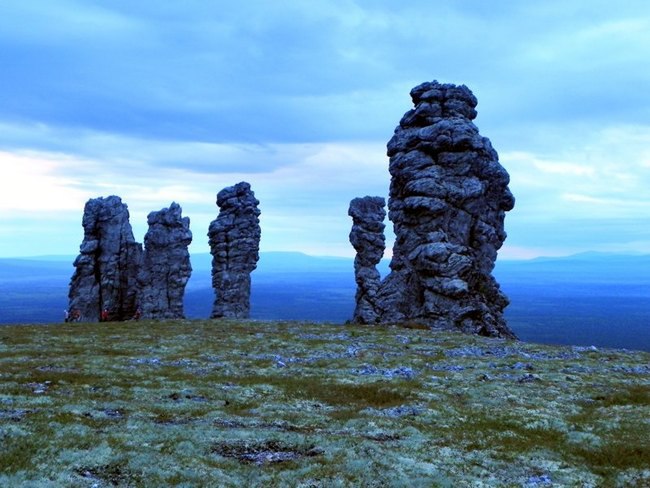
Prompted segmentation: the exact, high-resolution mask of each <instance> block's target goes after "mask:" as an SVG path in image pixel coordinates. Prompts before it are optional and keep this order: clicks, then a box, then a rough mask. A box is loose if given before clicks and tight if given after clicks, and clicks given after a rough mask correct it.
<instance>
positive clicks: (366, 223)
mask: <svg viewBox="0 0 650 488" xmlns="http://www.w3.org/2000/svg"><path fill="white" fill-rule="evenodd" d="M385 206H386V201H385V200H384V198H383V197H369V196H366V197H363V198H355V199H353V200H352V201H351V202H350V208H349V210H348V215H349V216H350V217H352V230H351V231H350V242H351V243H352V246H353V247H354V249H355V250H356V251H357V255H356V257H355V258H354V278H355V281H356V282H357V292H356V297H355V301H356V308H355V310H354V316H353V317H352V321H353V322H355V323H359V324H374V323H377V322H379V320H380V317H381V311H380V307H379V303H377V298H378V292H379V288H380V286H381V276H380V274H379V271H377V264H378V263H379V261H381V258H382V257H383V255H384V250H385V249H386V238H385V236H384V228H385V227H386V226H385V225H384V219H385V218H386V210H385Z"/></svg>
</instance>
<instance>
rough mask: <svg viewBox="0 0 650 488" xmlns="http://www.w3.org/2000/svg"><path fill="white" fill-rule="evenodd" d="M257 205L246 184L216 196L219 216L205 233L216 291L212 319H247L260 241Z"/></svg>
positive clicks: (228, 189)
mask: <svg viewBox="0 0 650 488" xmlns="http://www.w3.org/2000/svg"><path fill="white" fill-rule="evenodd" d="M259 203H260V202H259V201H258V200H257V199H256V198H255V194H254V193H253V191H251V187H250V184H248V183H246V182H241V183H238V184H236V185H234V186H231V187H227V188H224V189H223V190H221V191H220V192H219V193H218V194H217V206H218V207H219V209H220V210H219V215H218V216H217V218H216V220H214V221H212V223H211V224H210V229H209V231H208V237H209V243H210V252H211V254H212V286H213V288H214V291H215V301H214V306H213V308H212V315H211V317H212V318H220V317H226V318H247V317H248V316H249V315H250V293H251V276H250V275H251V273H252V272H253V271H254V270H255V268H257V261H258V260H259V245H260V237H261V229H260V220H259V216H260V210H259V208H258V205H259Z"/></svg>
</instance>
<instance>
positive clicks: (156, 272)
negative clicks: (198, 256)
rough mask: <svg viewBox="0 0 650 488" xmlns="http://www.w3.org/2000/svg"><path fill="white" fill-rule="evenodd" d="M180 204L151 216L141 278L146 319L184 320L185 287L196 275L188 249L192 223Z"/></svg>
mask: <svg viewBox="0 0 650 488" xmlns="http://www.w3.org/2000/svg"><path fill="white" fill-rule="evenodd" d="M182 213H183V210H182V209H181V207H180V205H178V204H177V203H172V204H171V206H170V207H169V208H163V209H162V210H159V211H157V212H151V213H150V214H149V216H148V217H147V223H148V224H149V230H148V231H147V234H146V235H145V236H144V256H143V260H142V268H141V269H140V273H139V275H138V282H139V286H140V295H139V300H138V302H139V305H140V310H141V314H142V317H143V318H151V319H179V318H184V313H183V297H184V295H185V285H186V284H187V281H188V280H189V279H190V275H191V274H192V266H191V265H190V254H189V251H188V250H187V247H188V246H189V245H190V243H191V242H192V232H191V231H190V219H189V218H188V217H183V216H182Z"/></svg>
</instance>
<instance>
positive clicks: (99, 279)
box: [68, 196, 142, 322]
mask: <svg viewBox="0 0 650 488" xmlns="http://www.w3.org/2000/svg"><path fill="white" fill-rule="evenodd" d="M82 225H83V228H84V239H83V242H82V243H81V246H80V250H79V252H80V254H79V256H78V257H77V259H76V260H75V262H74V267H75V272H74V274H73V275H72V279H71V281H70V291H69V294H68V298H69V310H70V313H71V314H72V316H73V317H75V319H76V320H82V321H91V322H92V321H98V320H99V319H100V318H101V317H102V311H105V314H107V317H105V318H108V319H109V320H125V319H130V318H131V317H133V315H134V313H135V311H136V308H137V275H138V270H139V268H140V263H141V260H142V245H141V244H139V243H137V242H136V241H135V239H134V238H133V231H132V230H131V224H130V223H129V210H128V208H127V206H126V204H124V203H122V200H121V199H120V198H119V197H116V196H109V197H107V198H95V199H91V200H89V201H88V202H87V203H86V205H85V207H84V214H83V221H82Z"/></svg>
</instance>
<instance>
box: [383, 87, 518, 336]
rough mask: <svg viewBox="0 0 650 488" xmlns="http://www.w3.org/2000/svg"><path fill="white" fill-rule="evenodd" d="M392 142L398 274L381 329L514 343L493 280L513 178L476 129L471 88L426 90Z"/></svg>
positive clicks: (417, 92) (386, 294)
mask: <svg viewBox="0 0 650 488" xmlns="http://www.w3.org/2000/svg"><path fill="white" fill-rule="evenodd" d="M411 97H412V99H413V103H414V105H415V108H414V109H412V110H410V111H408V112H407V113H406V114H405V115H404V117H403V118H402V120H401V121H400V124H399V126H398V127H397V128H396V129H395V134H394V135H393V137H392V139H391V140H390V141H389V142H388V146H387V148H388V156H389V157H390V163H389V171H390V174H391V177H392V178H391V184H390V198H389V200H388V209H389V214H388V216H389V218H390V220H391V221H392V222H393V227H394V231H395V245H394V247H393V258H392V260H391V265H390V267H391V273H390V274H389V276H388V277H387V278H386V279H385V280H384V282H383V283H382V284H381V287H380V290H379V293H378V298H377V304H378V306H377V308H376V313H377V314H378V315H379V317H380V321H381V322H399V321H406V320H417V321H420V322H423V323H426V324H427V325H429V326H431V327H439V328H445V329H458V330H461V331H463V332H469V333H475V334H481V335H486V336H501V337H514V334H513V333H512V331H511V330H510V329H509V328H508V326H507V325H506V322H505V319H504V317H503V310H504V308H505V307H506V306H507V305H508V299H507V298H506V296H505V295H504V294H503V293H502V292H501V291H500V289H499V285H498V284H497V282H496V280H495V279H494V277H493V276H492V274H491V273H492V270H493V268H494V263H495V261H496V257H497V250H498V249H499V248H500V247H501V245H502V244H503V241H504V240H505V238H506V233H505V231H504V217H505V212H507V211H508V210H511V209H512V208H513V206H514V198H513V196H512V194H511V193H510V190H509V189H508V182H509V176H508V173H507V172H506V171H505V169H504V168H503V167H502V166H501V165H500V164H499V160H498V156H497V153H496V151H495V150H494V149H493V148H492V145H491V144H490V141H489V140H488V139H487V138H485V137H482V136H481V135H480V134H479V131H478V128H477V127H476V126H475V125H474V124H473V122H472V120H473V119H474V118H475V117H476V110H475V107H476V104H477V100H476V98H475V97H474V95H473V94H472V92H471V91H470V90H469V89H468V88H467V87H465V86H455V85H450V84H440V83H438V82H435V81H434V82H431V83H423V84H422V85H419V86H417V87H415V88H414V89H413V90H412V91H411Z"/></svg>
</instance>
